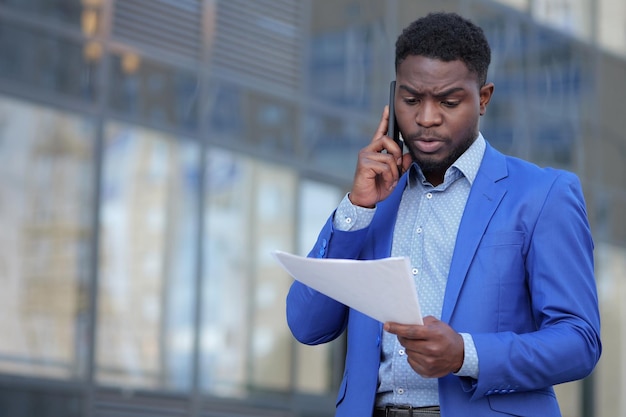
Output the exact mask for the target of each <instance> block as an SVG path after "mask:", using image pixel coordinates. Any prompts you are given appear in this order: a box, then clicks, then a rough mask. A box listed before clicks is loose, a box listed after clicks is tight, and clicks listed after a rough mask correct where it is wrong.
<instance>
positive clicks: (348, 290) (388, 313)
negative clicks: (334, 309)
mask: <svg viewBox="0 0 626 417" xmlns="http://www.w3.org/2000/svg"><path fill="white" fill-rule="evenodd" d="M272 254H273V255H274V257H275V258H276V260H277V261H278V263H280V265H281V266H282V267H283V268H284V269H285V270H286V271H287V272H288V273H289V275H291V276H292V277H293V278H294V279H296V280H298V281H300V282H302V283H303V284H306V285H307V286H309V287H311V288H313V289H314V290H317V291H319V292H321V293H322V294H325V295H327V296H329V297H330V298H332V299H334V300H337V301H339V302H340V303H343V304H345V305H347V306H349V307H352V308H353V309H355V310H358V311H359V312H361V313H363V314H366V315H368V316H370V317H372V318H374V319H376V320H378V321H380V322H382V323H385V322H387V321H393V322H397V323H402V324H423V321H422V314H421V311H420V306H419V301H418V299H417V290H416V288H415V283H414V281H413V276H412V274H411V267H410V264H409V259H408V258H384V259H377V260H371V261H359V260H352V259H329V258H324V259H317V258H307V257H303V256H298V255H293V254H290V253H287V252H282V251H274V252H273V253H272Z"/></svg>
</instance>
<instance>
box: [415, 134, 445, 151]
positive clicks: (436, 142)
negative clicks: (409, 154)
mask: <svg viewBox="0 0 626 417" xmlns="http://www.w3.org/2000/svg"><path fill="white" fill-rule="evenodd" d="M413 144H414V146H415V147H416V148H417V150H418V151H420V152H422V153H435V152H437V151H438V150H439V149H441V147H442V146H443V141H442V140H441V139H438V138H423V137H421V138H416V139H415V140H413Z"/></svg>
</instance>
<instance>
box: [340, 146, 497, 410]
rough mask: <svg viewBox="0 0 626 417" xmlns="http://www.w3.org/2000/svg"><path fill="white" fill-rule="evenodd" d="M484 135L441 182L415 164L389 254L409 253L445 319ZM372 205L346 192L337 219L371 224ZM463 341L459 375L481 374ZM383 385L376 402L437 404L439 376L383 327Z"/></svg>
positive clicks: (435, 311)
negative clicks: (418, 367) (426, 371)
mask: <svg viewBox="0 0 626 417" xmlns="http://www.w3.org/2000/svg"><path fill="white" fill-rule="evenodd" d="M485 147H486V144H485V140H484V138H483V137H482V135H481V134H479V135H478V138H477V139H476V140H475V141H474V143H473V144H472V145H471V146H470V147H469V148H468V149H467V151H465V153H463V155H461V156H460V157H459V158H458V159H457V161H456V162H455V163H454V164H452V166H451V167H450V168H448V170H447V171H446V173H445V176H444V182H443V183H442V184H440V185H439V186H437V187H433V186H432V185H431V184H430V183H428V182H427V181H426V179H425V177H424V174H423V173H422V171H421V169H420V168H419V167H418V166H417V165H416V164H413V165H412V166H411V169H410V171H409V173H408V175H409V179H408V182H407V186H406V188H405V190H404V193H403V195H402V200H401V202H400V207H399V209H398V218H397V221H396V225H395V228H394V234H393V244H392V249H391V256H408V257H409V258H410V260H411V265H412V273H413V276H414V278H415V285H416V287H417V291H418V298H419V301H420V306H421V308H422V314H423V315H424V316H427V315H431V316H434V317H436V318H441V309H442V306H443V298H444V294H445V288H446V283H447V279H448V271H449V268H450V263H451V261H452V254H453V252H454V244H455V241H456V235H457V231H458V229H459V224H460V222H461V217H462V216H463V210H464V209H465V204H466V202H467V198H468V196H469V192H470V189H471V186H472V183H473V181H474V179H475V178H476V174H477V173H478V169H479V167H480V163H481V161H482V157H483V154H484V152H485ZM375 210H376V209H375V208H374V209H366V208H363V207H358V206H354V205H353V204H352V203H351V202H350V200H349V199H348V196H347V195H346V196H345V197H344V199H343V200H342V202H341V203H340V205H339V207H338V208H337V211H336V213H335V217H334V219H333V223H334V226H335V228H337V229H338V230H342V231H350V230H359V229H362V228H365V227H367V226H368V225H369V224H370V222H371V221H372V218H373V216H374V213H375ZM461 336H462V337H463V341H464V345H465V357H464V361H463V366H462V367H461V369H460V370H459V372H457V373H456V375H459V376H468V377H472V378H478V355H477V353H476V349H475V347H474V342H473V339H472V337H471V335H469V334H465V333H461ZM382 343H383V345H382V354H381V365H380V369H379V387H378V395H377V399H376V404H377V405H378V406H384V405H386V404H395V405H412V406H414V407H421V406H430V405H438V404H439V394H438V385H437V379H436V378H423V377H421V376H420V375H419V374H417V373H416V372H415V371H413V369H412V368H411V367H410V365H409V364H408V361H407V357H406V353H405V351H404V349H403V347H402V346H401V345H400V343H399V342H398V339H397V338H396V336H395V335H392V334H389V333H387V332H383V340H382Z"/></svg>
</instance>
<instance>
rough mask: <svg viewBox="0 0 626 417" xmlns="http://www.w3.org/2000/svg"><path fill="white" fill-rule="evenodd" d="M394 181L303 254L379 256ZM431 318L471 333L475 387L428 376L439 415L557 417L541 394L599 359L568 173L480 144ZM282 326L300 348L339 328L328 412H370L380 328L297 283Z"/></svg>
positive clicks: (583, 217)
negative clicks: (336, 379)
mask: <svg viewBox="0 0 626 417" xmlns="http://www.w3.org/2000/svg"><path fill="white" fill-rule="evenodd" d="M405 184H406V176H404V177H402V178H401V180H400V183H399V185H398V187H397V188H396V190H395V191H394V192H393V193H392V195H390V196H389V197H388V198H387V199H386V200H385V201H382V202H380V203H379V204H378V208H377V210H376V214H375V216H374V220H373V221H372V223H371V225H370V226H369V227H368V228H366V229H363V230H359V231H354V232H342V231H338V230H335V229H334V228H333V222H332V216H331V218H330V219H328V221H327V223H326V225H325V226H324V227H323V229H322V231H321V233H320V235H319V237H318V240H317V242H316V244H315V246H314V248H313V250H312V251H311V254H310V255H309V256H314V257H329V258H347V259H377V258H384V257H388V256H389V255H390V253H391V243H392V234H393V229H394V224H395V220H396V214H397V210H398V205H399V202H400V199H401V197H402V192H403V189H404V186H405ZM380 302H381V303H392V302H394V300H393V299H390V300H382V299H381V300H380ZM441 320H442V321H444V322H446V323H448V324H449V325H450V326H451V327H452V328H454V329H455V330H456V331H457V332H465V333H470V334H471V335H472V337H473V338H474V343H475V345H476V350H477V353H478V360H479V368H480V371H479V377H478V379H472V378H467V377H457V376H455V375H452V374H449V375H447V376H445V377H443V378H440V379H439V401H440V406H441V415H442V416H444V417H457V416H480V417H487V416H499V417H502V416H506V415H515V416H533V417H536V416H542V417H552V416H554V417H556V416H560V415H561V414H560V411H559V406H558V404H557V401H556V397H555V394H554V390H553V388H552V386H553V385H555V384H559V383H563V382H567V381H572V380H577V379H581V378H584V377H585V376H587V375H588V374H589V373H590V372H591V371H592V370H593V369H594V367H595V365H596V363H597V361H598V360H599V358H600V352H601V342H600V318H599V312H598V300H597V293H596V284H595V278H594V270H593V242H592V238H591V233H590V229H589V224H588V221H587V213H586V209H585V203H584V199H583V195H582V191H581V185H580V182H579V181H578V178H577V177H576V176H575V175H574V174H572V173H569V172H566V171H561V170H556V169H551V168H545V169H542V168H539V167H537V166H535V165H532V164H530V163H528V162H525V161H522V160H520V159H517V158H513V157H509V156H505V155H503V154H501V153H500V152H498V151H496V150H495V149H494V148H492V147H491V146H490V145H489V144H488V145H487V148H486V150H485V156H484V158H483V161H482V164H481V167H480V169H479V172H478V175H477V176H476V179H475V181H474V184H473V186H472V189H471V191H470V195H469V198H468V201H467V205H466V208H465V211H464V214H463V217H462V220H461V224H460V227H459V231H458V235H457V240H456V246H455V249H454V254H453V258H452V263H451V265H450V272H449V275H448V283H447V287H446V292H445V297H444V302H443V310H442V312H441ZM287 322H288V324H289V327H290V329H291V331H292V333H293V335H294V337H295V338H296V339H297V340H299V341H300V342H302V343H306V344H310V345H315V344H320V343H325V342H328V341H331V340H333V339H335V338H337V337H338V336H339V335H340V334H341V333H343V332H344V331H345V330H347V332H348V333H347V337H348V340H347V353H346V361H345V370H344V376H343V381H342V383H341V387H340V389H339V394H338V397H337V412H336V416H338V417H355V416H361V417H365V416H370V415H371V413H372V410H373V407H374V403H375V397H376V389H377V386H378V367H379V363H380V350H381V334H382V324H381V323H379V322H377V321H375V320H374V319H371V318H369V317H367V316H365V315H363V314H361V313H359V312H357V311H355V310H352V309H350V308H348V307H346V306H345V305H343V304H341V303H338V302H336V301H334V300H332V299H330V298H328V297H326V296H325V295H323V294H321V293H318V292H316V291H315V290H313V289H311V288H309V287H307V286H305V285H303V284H301V283H300V282H298V281H294V283H293V284H292V286H291V288H290V291H289V294H288V295H287Z"/></svg>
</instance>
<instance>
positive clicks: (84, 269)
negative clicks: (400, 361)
mask: <svg viewBox="0 0 626 417" xmlns="http://www.w3.org/2000/svg"><path fill="white" fill-rule="evenodd" d="M438 10H448V11H456V12H460V13H462V14H464V15H465V16H467V17H469V18H471V19H472V20H474V21H475V22H476V23H478V24H480V25H481V26H482V27H483V28H484V29H485V32H486V34H487V37H488V38H489V41H490V43H491V45H492V49H493V60H492V66H491V69H490V73H489V79H490V80H491V81H493V82H494V83H495V85H496V89H495V95H494V97H493V99H492V102H491V104H490V106H489V109H488V112H487V115H486V116H485V117H484V119H483V120H482V125H481V130H482V132H483V134H484V136H485V137H486V138H487V140H488V141H490V142H491V143H492V144H493V145H494V146H495V147H496V148H498V149H500V150H501V151H503V152H505V153H509V154H513V155H516V156H520V157H523V158H525V159H529V160H531V161H533V162H535V163H537V164H539V165H551V166H556V167H559V168H565V169H568V170H571V171H574V172H576V173H577V174H578V175H579V176H580V178H581V180H582V183H583V188H584V191H585V195H586V199H587V204H588V211H589V219H590V222H591V225H592V229H593V234H594V239H595V245H596V252H595V254H596V272H597V282H598V288H599V295H600V303H601V313H602V320H603V342H604V353H603V357H602V359H601V361H600V364H599V365H598V367H597V369H596V371H595V372H594V373H593V374H592V376H590V377H589V378H587V379H586V380H584V381H578V382H573V383H568V384H563V385H561V386H558V387H557V395H558V396H559V399H560V402H561V407H562V411H563V414H564V416H566V417H591V416H605V415H606V416H608V415H611V416H626V399H625V398H624V396H623V394H622V393H623V390H624V387H625V386H626V354H625V353H624V352H626V349H625V346H626V307H625V306H624V303H623V299H624V298H626V277H625V276H624V273H623V271H624V270H625V269H626V218H625V217H624V213H625V212H626V170H625V168H624V166H625V164H624V161H625V159H626V133H624V132H626V117H624V112H623V106H622V105H621V101H622V100H621V98H622V97H623V96H624V95H626V5H625V4H624V2H623V1H622V0H601V1H592V0H502V1H489V0H445V1H437V0H431V1H425V0H423V1H411V0H390V1H385V2H382V1H378V0H332V1H331V0H254V1H253V0H250V1H248V0H0V230H2V233H0V284H1V288H2V290H1V291H0V334H1V335H2V338H1V339H0V417H2V416H7V417H32V416H37V417H92V416H93V417H96V416H97V417H140V416H164V417H169V416H189V417H196V416H197V417H199V416H202V417H220V416H232V417H237V416H268V417H269V416H276V417H288V416H289V417H308V416H332V415H333V411H334V397H335V395H336V390H337V387H338V384H339V381H340V378H341V375H342V372H343V355H344V349H345V346H344V344H345V342H344V340H343V339H340V340H337V341H335V342H333V343H331V344H328V345H324V346H317V347H307V346H303V345H300V344H298V343H297V342H295V341H294V340H293V338H292V337H291V334H290V333H289V331H288V329H287V326H286V323H285V318H284V309H285V306H284V298H285V295H286V293H287V290H288V288H289V285H290V283H291V278H290V277H289V276H287V275H286V274H285V273H284V272H283V271H282V269H280V267H279V266H278V265H277V264H276V263H275V262H274V261H273V259H272V257H271V251H272V250H274V249H281V250H285V251H289V252H294V253H300V254H306V253H307V252H308V249H309V246H310V245H312V243H313V242H314V240H315V237H316V235H317V232H318V230H319V228H320V227H321V226H322V224H323V223H324V222H325V220H326V217H327V216H328V215H329V213H330V212H331V210H332V209H333V208H334V207H335V206H336V205H337V203H338V202H339V201H340V200H341V198H342V197H343V195H344V194H345V192H346V191H347V190H348V187H349V185H350V183H351V179H352V175H353V170H354V167H355V162H356V154H357V152H358V150H359V149H360V148H362V147H363V146H365V144H367V143H368V142H369V141H370V139H371V135H372V134H373V132H374V131H375V129H376V126H377V125H378V121H379V120H380V114H381V112H382V108H383V106H384V105H385V104H386V100H387V94H388V82H389V80H390V79H391V78H393V76H394V73H393V57H394V43H395V38H396V37H397V35H398V34H399V32H400V30H401V29H402V28H403V27H404V26H406V25H407V24H408V23H409V22H410V21H412V20H414V19H415V18H417V17H419V16H421V15H424V14H426V13H427V12H429V11H438ZM555 244H558V242H555Z"/></svg>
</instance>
